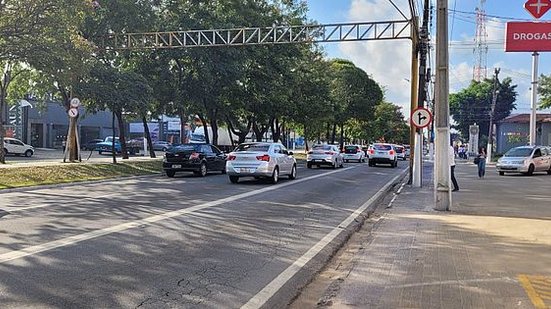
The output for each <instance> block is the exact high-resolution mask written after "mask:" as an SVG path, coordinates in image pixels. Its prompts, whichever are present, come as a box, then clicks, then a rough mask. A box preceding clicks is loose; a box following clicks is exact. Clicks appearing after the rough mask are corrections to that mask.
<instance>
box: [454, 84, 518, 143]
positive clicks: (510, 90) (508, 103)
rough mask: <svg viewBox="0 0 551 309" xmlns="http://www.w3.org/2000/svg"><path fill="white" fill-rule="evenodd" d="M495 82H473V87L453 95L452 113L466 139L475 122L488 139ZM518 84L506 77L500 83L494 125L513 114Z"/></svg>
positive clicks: (471, 85)
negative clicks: (470, 127)
mask: <svg viewBox="0 0 551 309" xmlns="http://www.w3.org/2000/svg"><path fill="white" fill-rule="evenodd" d="M493 87H494V80H493V79H486V80H484V81H480V82H477V81H472V82H471V84H470V85H469V87H467V88H465V89H462V90H461V91H459V92H457V93H454V94H451V95H450V114H451V116H452V117H453V120H454V121H455V122H456V123H457V124H456V125H455V128H456V129H458V130H459V131H460V132H461V134H462V136H463V137H465V138H466V137H468V135H469V126H470V125H472V124H474V123H475V122H476V123H477V124H478V125H479V126H480V132H481V135H483V136H485V138H487V136H488V132H489V126H490V112H491V107H492V98H493V89H494V88H493ZM516 87H517V85H513V84H512V80H511V78H509V77H508V78H505V79H504V80H502V81H501V82H500V83H499V84H498V91H499V92H498V94H497V101H496V106H495V110H494V122H498V121H500V120H502V119H504V118H505V117H507V116H509V115H510V114H511V111H512V110H514V109H515V108H516V103H515V102H516V98H517V92H516Z"/></svg>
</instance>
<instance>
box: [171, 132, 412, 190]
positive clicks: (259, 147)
mask: <svg viewBox="0 0 551 309" xmlns="http://www.w3.org/2000/svg"><path fill="white" fill-rule="evenodd" d="M396 147H397V146H396V145H392V144H384V143H380V144H373V145H372V149H371V152H370V153H369V154H368V153H366V150H365V149H362V147H361V146H360V145H347V146H345V147H344V149H343V150H342V151H341V150H340V149H339V147H338V146H336V145H328V144H323V145H321V144H320V145H314V146H313V147H312V149H311V150H310V151H309V152H308V154H307V156H306V167H307V168H312V167H313V166H317V167H321V166H330V167H333V168H339V167H343V166H344V162H350V161H356V162H360V163H361V162H366V161H368V162H370V165H372V166H374V165H375V164H378V163H386V164H390V165H391V166H392V167H396V166H397V164H398V163H397V162H398V158H399V154H398V153H397V148H396ZM404 152H405V151H404ZM163 171H164V173H165V174H166V175H167V176H168V177H174V176H175V175H176V173H179V172H193V174H195V175H196V176H201V177H204V176H206V175H207V173H209V172H219V173H222V174H227V175H228V178H229V180H230V182H231V183H237V182H239V180H240V179H241V178H250V177H252V178H254V179H268V180H269V181H270V182H271V183H274V184H275V183H277V182H278V181H279V180H280V178H281V177H282V176H283V177H288V178H289V179H295V178H296V177H297V161H296V159H295V158H294V154H293V152H292V151H289V150H288V149H287V148H285V146H283V145H282V144H281V143H270V142H250V143H243V144H241V145H239V146H237V147H236V148H235V149H234V150H233V151H232V152H230V153H227V154H226V153H224V152H222V151H221V150H220V149H219V148H218V147H216V146H214V145H211V144H207V143H189V144H181V145H174V146H172V147H170V148H169V149H167V150H166V152H165V156H164V159H163Z"/></svg>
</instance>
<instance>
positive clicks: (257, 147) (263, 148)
mask: <svg viewBox="0 0 551 309" xmlns="http://www.w3.org/2000/svg"><path fill="white" fill-rule="evenodd" d="M269 149H270V145H262V144H242V145H239V146H237V148H235V151H259V152H267V151H268V150H269Z"/></svg>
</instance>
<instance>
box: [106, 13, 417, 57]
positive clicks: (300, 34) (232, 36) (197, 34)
mask: <svg viewBox="0 0 551 309" xmlns="http://www.w3.org/2000/svg"><path fill="white" fill-rule="evenodd" d="M412 25H413V23H412V22H411V20H395V21H380V22H358V23H343V24H331V25H299V26H281V25H277V26H273V27H250V28H235V29H216V30H186V31H166V32H144V33H123V34H108V35H106V36H103V37H102V39H101V43H100V46H99V47H100V48H101V49H104V50H143V49H164V48H189V47H207V46H242V45H262V44H289V43H304V42H313V43H329V42H347V41H348V42H353V41H375V40H395V39H412V33H415V29H413V28H412Z"/></svg>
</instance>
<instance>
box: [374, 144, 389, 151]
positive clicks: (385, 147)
mask: <svg viewBox="0 0 551 309" xmlns="http://www.w3.org/2000/svg"><path fill="white" fill-rule="evenodd" d="M373 147H374V148H375V149H377V150H391V149H392V146H390V145H375V146H373Z"/></svg>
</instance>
